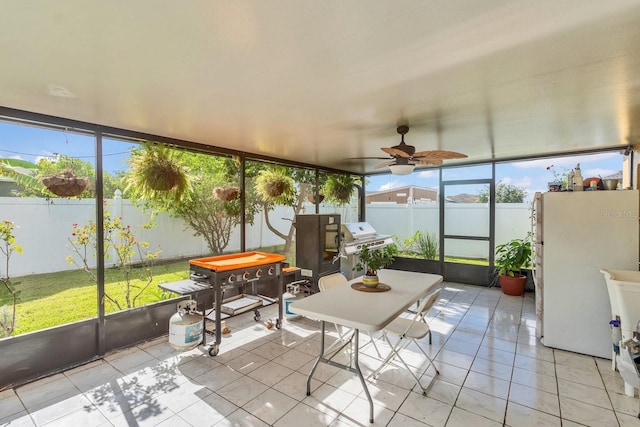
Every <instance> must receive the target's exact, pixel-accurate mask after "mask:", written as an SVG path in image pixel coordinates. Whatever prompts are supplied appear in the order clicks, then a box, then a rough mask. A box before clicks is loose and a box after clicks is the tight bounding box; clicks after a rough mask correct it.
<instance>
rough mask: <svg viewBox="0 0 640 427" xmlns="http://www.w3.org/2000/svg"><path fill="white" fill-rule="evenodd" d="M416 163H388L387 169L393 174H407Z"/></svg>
mask: <svg viewBox="0 0 640 427" xmlns="http://www.w3.org/2000/svg"><path fill="white" fill-rule="evenodd" d="M415 167H416V165H389V170H390V171H391V173H392V174H394V175H409V174H410V173H411V172H413V170H414V169H415Z"/></svg>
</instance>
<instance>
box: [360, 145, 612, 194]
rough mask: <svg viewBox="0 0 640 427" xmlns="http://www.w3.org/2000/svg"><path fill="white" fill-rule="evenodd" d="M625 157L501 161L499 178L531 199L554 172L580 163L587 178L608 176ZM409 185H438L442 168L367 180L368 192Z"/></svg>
mask: <svg viewBox="0 0 640 427" xmlns="http://www.w3.org/2000/svg"><path fill="white" fill-rule="evenodd" d="M623 159H624V157H623V155H622V154H621V153H620V152H607V153H599V154H589V155H579V156H570V157H555V158H548V159H536V160H529V161H520V162H510V163H501V164H498V165H496V181H501V182H504V183H505V184H511V185H515V186H517V187H520V188H523V189H525V191H526V192H527V200H531V198H532V197H533V194H535V192H536V191H547V183H548V182H549V181H553V178H554V175H553V172H552V171H556V173H558V174H560V175H561V174H562V173H568V172H569V171H571V169H573V168H575V167H576V165H577V164H578V163H580V169H581V171H582V177H583V178H589V177H598V176H602V177H606V176H607V175H612V174H615V173H617V172H619V171H621V170H622V162H623ZM551 165H553V169H552V170H547V167H549V166H551ZM490 174H491V168H490V167H489V166H477V167H473V168H453V169H447V170H445V172H444V175H445V179H447V180H456V179H478V178H489V177H490ZM405 185H417V186H420V187H431V188H438V187H439V177H438V171H437V169H436V170H423V171H416V172H414V173H412V174H411V175H402V176H401V175H375V176H370V177H369V178H368V181H367V191H379V190H388V189H391V188H396V187H402V186H405ZM480 189H481V186H465V187H464V188H462V187H461V188H459V190H460V191H459V192H466V193H470V194H477V191H479V190H480Z"/></svg>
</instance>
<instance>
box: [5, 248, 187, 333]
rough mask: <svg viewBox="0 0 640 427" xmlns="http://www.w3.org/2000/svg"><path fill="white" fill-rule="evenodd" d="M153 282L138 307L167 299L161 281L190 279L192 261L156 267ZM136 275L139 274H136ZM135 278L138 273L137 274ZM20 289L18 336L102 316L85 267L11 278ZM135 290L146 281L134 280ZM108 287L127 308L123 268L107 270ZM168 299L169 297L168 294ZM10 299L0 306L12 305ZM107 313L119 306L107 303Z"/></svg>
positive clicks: (17, 308) (108, 291)
mask: <svg viewBox="0 0 640 427" xmlns="http://www.w3.org/2000/svg"><path fill="white" fill-rule="evenodd" d="M152 270H153V283H152V284H151V285H149V287H148V288H147V289H146V290H145V292H144V293H143V294H142V296H141V297H140V298H138V301H136V306H142V305H145V304H148V303H151V302H156V301H160V300H162V299H163V295H162V290H161V289H160V288H159V287H158V283H160V282H161V281H164V282H175V281H178V280H184V279H187V278H189V262H188V260H180V261H175V262H172V263H167V264H160V265H156V266H154V267H153V269H152ZM134 274H135V273H134ZM134 277H135V276H134ZM11 280H12V282H13V283H14V284H16V283H17V285H16V288H17V289H18V290H19V291H20V302H19V303H18V305H17V307H16V325H17V327H16V329H15V331H14V335H18V334H23V333H26V332H32V331H37V330H40V329H44V328H48V327H51V326H57V325H61V324H64V323H69V322H74V321H77V320H83V319H88V318H91V317H96V316H97V315H98V305H97V289H96V285H95V283H93V282H92V281H91V278H90V277H89V275H88V274H87V273H85V272H84V271H82V270H70V271H59V272H55V273H47V274H35V275H30V276H24V277H15V278H12V279H11ZM131 285H132V293H133V292H135V293H137V292H139V289H140V287H141V286H143V285H144V284H143V283H142V282H141V281H139V280H132V281H131ZM105 290H106V293H107V294H108V295H109V296H111V297H112V298H114V299H116V300H118V302H119V303H120V305H121V306H122V307H123V308H126V302H125V298H124V295H125V283H124V281H123V275H122V273H121V272H120V270H118V269H115V268H110V269H107V270H106V272H105ZM164 298H166V297H164ZM8 303H9V301H8V300H7V299H4V300H0V305H4V304H8ZM105 310H106V311H107V313H111V312H115V311H118V308H117V307H116V306H115V305H114V304H112V303H109V302H107V303H106V304H105Z"/></svg>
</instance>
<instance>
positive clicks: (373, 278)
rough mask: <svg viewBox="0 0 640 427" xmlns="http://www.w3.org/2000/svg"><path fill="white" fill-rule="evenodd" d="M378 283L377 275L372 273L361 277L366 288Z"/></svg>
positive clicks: (373, 286)
mask: <svg viewBox="0 0 640 427" xmlns="http://www.w3.org/2000/svg"><path fill="white" fill-rule="evenodd" d="M378 283H380V280H379V279H378V275H377V274H374V275H371V274H365V275H364V276H363V277H362V284H363V285H365V286H366V287H367V288H375V287H376V286H378Z"/></svg>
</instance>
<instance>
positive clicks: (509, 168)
mask: <svg viewBox="0 0 640 427" xmlns="http://www.w3.org/2000/svg"><path fill="white" fill-rule="evenodd" d="M131 146H132V144H129V143H126V142H122V141H114V140H108V139H105V140H104V148H103V154H104V160H103V162H104V168H105V170H107V171H109V172H111V173H113V172H115V171H119V170H126V169H127V164H126V159H127V157H128V150H129V148H130V147H131ZM56 153H60V154H65V155H68V156H72V157H78V158H81V159H82V160H85V161H88V162H93V158H94V155H95V154H94V153H95V147H94V139H93V137H91V136H86V135H80V134H75V133H71V132H63V131H52V130H49V129H43V128H39V127H35V126H22V125H15V124H12V123H5V122H0V157H9V158H20V159H24V160H29V161H31V162H37V160H38V159H39V158H41V157H55V154H56ZM623 158H624V157H623V156H622V154H621V153H620V152H607V153H600V154H590V155H580V156H571V157H562V158H559V157H556V158H550V159H537V160H531V161H526V162H511V163H504V164H498V165H497V166H496V178H497V180H499V181H502V182H504V183H507V184H512V185H516V186H518V187H521V188H524V189H525V190H526V191H527V199H528V200H529V199H530V198H531V197H532V196H533V194H534V193H535V192H536V191H546V189H547V182H549V181H553V173H552V172H551V171H549V170H547V167H548V166H551V165H554V170H555V171H556V172H558V173H560V174H562V173H563V172H569V171H570V170H571V169H572V168H574V167H575V166H576V164H577V163H580V168H581V170H582V176H583V178H588V177H591V176H595V177H597V176H603V177H605V176H607V175H611V174H614V173H617V172H618V171H620V170H622V162H623ZM445 164H446V162H445ZM444 173H445V179H473V178H488V177H490V173H491V169H490V167H489V166H476V167H470V168H453V169H445V172H444ZM405 185H417V186H421V187H432V188H438V186H439V184H438V171H437V170H423V171H418V172H414V173H412V174H411V175H404V176H400V175H374V176H370V177H369V178H368V182H367V191H378V190H386V189H390V188H395V187H401V186H405ZM459 190H460V192H466V193H471V194H476V193H477V191H479V190H480V187H478V186H474V187H471V186H465V187H464V188H460V189H459Z"/></svg>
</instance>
